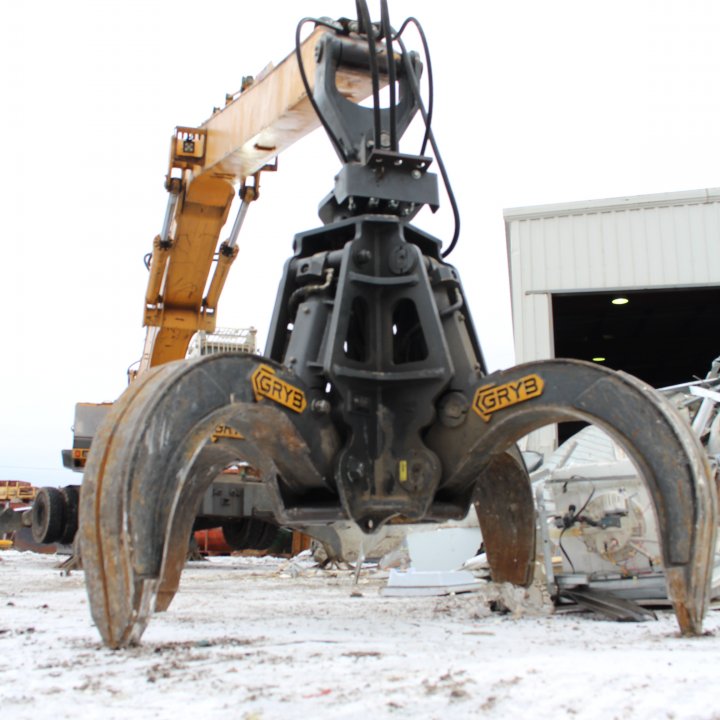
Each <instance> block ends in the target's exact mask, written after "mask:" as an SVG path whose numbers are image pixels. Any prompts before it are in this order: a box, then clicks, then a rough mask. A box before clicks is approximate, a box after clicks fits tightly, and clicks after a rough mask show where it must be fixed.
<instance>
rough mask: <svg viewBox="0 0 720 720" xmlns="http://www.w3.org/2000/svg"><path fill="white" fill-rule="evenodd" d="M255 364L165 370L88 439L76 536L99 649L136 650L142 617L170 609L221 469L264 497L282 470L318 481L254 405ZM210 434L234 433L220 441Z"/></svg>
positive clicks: (298, 441)
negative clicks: (247, 469)
mask: <svg viewBox="0 0 720 720" xmlns="http://www.w3.org/2000/svg"><path fill="white" fill-rule="evenodd" d="M259 364H260V360H259V359H258V358H254V357H252V356H247V355H245V356H241V355H237V354H232V355H231V354H228V355H212V356H209V357H204V358H199V359H198V360H196V361H190V362H187V361H181V362H177V363H170V364H167V365H163V366H161V367H160V368H159V369H158V370H156V371H153V372H151V373H147V374H146V375H145V376H143V378H142V379H141V380H139V381H137V382H136V383H133V385H131V386H130V388H128V390H127V391H126V393H125V394H124V395H123V396H122V397H121V399H120V400H118V402H116V403H115V405H114V406H113V409H112V411H111V413H109V414H108V416H107V417H106V419H105V421H104V422H103V425H102V426H101V427H100V429H99V431H98V433H97V434H96V436H95V438H94V440H93V451H92V453H91V454H90V460H89V462H88V464H87V467H86V471H85V480H84V483H83V492H82V494H81V495H82V500H81V508H80V533H81V543H82V553H83V564H84V566H85V574H86V585H87V590H88V597H89V600H90V608H91V611H92V615H93V618H94V620H95V623H96V625H97V627H98V629H99V631H100V634H101V636H102V638H103V641H104V642H105V643H106V644H107V645H108V646H110V647H112V648H119V647H124V646H127V645H130V644H133V643H136V642H138V641H139V639H140V637H141V635H142V633H143V632H144V630H145V627H146V625H147V622H148V620H149V617H150V614H151V613H152V612H153V611H154V610H165V609H167V607H168V606H169V604H170V602H171V601H172V598H173V596H174V595H175V592H176V591H177V588H178V585H179V580H180V575H181V572H182V568H183V566H184V563H185V559H186V555H187V549H188V541H189V538H190V534H191V531H192V526H193V521H194V519H195V516H196V513H197V510H198V506H199V504H200V501H201V499H202V496H203V494H204V492H205V490H206V489H207V488H208V486H209V485H210V483H211V482H212V481H213V480H214V479H215V478H216V477H217V476H218V474H219V473H220V472H222V470H223V469H225V468H226V467H228V466H229V465H231V464H235V463H241V462H247V463H248V464H250V465H251V466H252V467H253V468H255V470H257V471H258V473H259V474H260V476H261V477H263V478H266V479H269V481H268V485H269V486H270V487H269V491H270V492H271V493H272V492H276V490H273V487H272V483H273V481H276V478H277V477H278V475H279V474H280V473H282V472H283V471H286V472H285V474H286V475H287V476H290V475H291V474H292V471H291V469H292V470H295V471H297V472H300V473H302V474H303V476H304V477H306V478H307V477H312V476H313V475H314V476H317V478H319V475H318V474H317V471H316V470H315V468H314V466H313V464H312V462H311V460H310V459H309V458H310V450H308V448H307V445H306V444H305V442H304V440H303V439H302V438H301V437H300V436H299V434H298V433H297V431H296V430H295V428H294V426H293V425H292V423H290V421H289V420H288V419H287V418H286V417H285V416H284V415H283V413H282V411H281V410H280V409H278V408H277V407H274V406H272V404H269V405H268V404H265V405H263V404H260V405H258V404H256V403H255V398H254V396H253V389H252V382H251V379H250V377H251V375H252V373H253V371H255V370H256V369H257V367H258V365H259ZM264 367H265V368H266V369H268V368H269V366H268V365H267V364H264ZM218 426H222V427H223V428H228V427H231V428H232V433H231V434H230V436H227V437H226V436H222V437H218V436H216V435H215V430H216V429H217V428H218ZM320 435H322V433H320ZM325 441H327V437H326V438H325ZM331 444H332V443H331ZM276 462H277V465H276Z"/></svg>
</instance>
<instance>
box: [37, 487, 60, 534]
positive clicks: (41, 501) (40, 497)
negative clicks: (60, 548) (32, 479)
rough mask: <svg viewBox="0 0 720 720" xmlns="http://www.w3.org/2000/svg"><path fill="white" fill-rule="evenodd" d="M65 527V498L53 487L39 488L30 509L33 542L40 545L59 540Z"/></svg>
mask: <svg viewBox="0 0 720 720" xmlns="http://www.w3.org/2000/svg"><path fill="white" fill-rule="evenodd" d="M64 525H65V498H64V497H63V495H62V493H61V492H60V490H58V489H57V488H53V487H44V488H40V490H39V491H38V494H37V497H36V498H35V502H34V503H33V509H32V536H33V540H35V542H37V543H41V544H50V543H55V542H58V540H60V538H61V536H62V534H63V528H64Z"/></svg>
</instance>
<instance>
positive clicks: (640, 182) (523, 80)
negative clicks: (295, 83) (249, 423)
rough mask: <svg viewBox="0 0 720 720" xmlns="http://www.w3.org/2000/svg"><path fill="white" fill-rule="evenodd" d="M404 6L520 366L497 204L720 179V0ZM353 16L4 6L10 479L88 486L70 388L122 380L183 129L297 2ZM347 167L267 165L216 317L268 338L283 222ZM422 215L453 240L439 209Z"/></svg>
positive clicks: (488, 285) (481, 274)
mask: <svg viewBox="0 0 720 720" xmlns="http://www.w3.org/2000/svg"><path fill="white" fill-rule="evenodd" d="M369 4H370V8H371V13H372V15H373V17H374V18H377V17H378V16H379V2H378V3H375V2H374V1H373V0H370V3H369ZM390 12H391V19H392V21H393V24H394V25H395V26H399V25H400V23H401V22H402V20H403V19H404V18H405V17H406V16H407V15H408V14H413V15H415V16H416V17H417V18H418V19H419V20H420V21H421V22H422V23H423V25H424V27H425V30H426V33H427V36H428V40H429V42H430V47H431V51H432V59H433V66H434V70H435V84H436V96H435V103H436V104H435V122H434V129H435V133H436V137H437V139H438V142H439V145H440V148H441V151H442V153H443V156H444V158H445V162H446V164H447V168H448V171H449V173H450V176H451V179H452V182H453V185H454V188H455V191H456V194H457V197H458V202H459V205H460V210H461V213H462V234H461V238H460V244H459V247H458V249H457V250H456V251H455V252H454V253H453V254H452V256H451V257H450V258H449V260H450V261H451V262H452V263H453V264H455V265H456V266H457V267H458V269H459V270H460V273H461V277H462V279H463V282H464V285H465V289H466V293H467V295H468V297H469V301H470V304H471V309H472V312H473V316H474V319H475V324H476V326H477V329H478V332H479V335H480V340H481V343H482V345H483V348H484V352H485V354H486V357H487V360H488V362H489V365H490V367H491V369H494V368H497V367H504V366H508V365H511V364H512V363H513V350H512V328H511V314H510V304H509V291H508V281H507V264H506V257H505V234H504V225H503V215H502V211H503V208H508V207H517V206H526V205H537V204H545V203H560V202H566V201H576V200H588V199H596V198H607V197H619V196H628V195H639V194H647V193H656V192H671V191H676V190H691V189H699V188H706V187H714V186H717V185H719V184H720V183H719V182H718V174H719V173H720V147H719V142H718V137H717V136H718V132H719V128H720V89H719V88H718V77H719V70H720V42H718V38H720V3H716V2H710V1H708V2H699V1H695V0H684V1H683V2H682V3H679V2H662V1H661V0H648V1H642V2H641V1H637V2H633V1H632V0H622V1H617V0H609V1H608V0H605V1H604V2H583V1H582V0H572V1H567V2H560V1H558V2H552V1H549V2H538V1H537V0H533V1H530V0H516V1H513V0H504V1H503V2H484V1H483V2H480V1H478V2H473V3H460V2H455V3H451V2H445V3H438V2H437V1H436V0H432V1H429V0H390ZM354 14H355V4H354V2H351V1H345V0H342V1H338V0H332V1H330V0H325V1H324V2H320V1H318V0H307V2H304V1H301V0H292V1H290V0H284V1H275V2H274V1H273V0H264V2H262V3H258V2H256V3H250V2H247V1H245V2H241V1H240V0H232V1H225V0H221V1H220V0H218V1H210V0H209V1H208V2H205V3H202V4H200V3H197V2H188V1H185V0H173V1H172V2H170V1H166V0H157V1H155V2H151V1H149V0H143V1H142V2H139V1H137V0H121V1H120V0H118V1H117V2H116V1H114V0H113V1H109V2H103V1H102V0H95V1H94V2H88V1H84V0H63V2H50V1H49V0H42V1H39V2H33V0H23V2H14V3H8V4H6V6H5V7H4V10H3V15H4V17H3V23H2V29H1V30H0V32H2V39H1V42H0V59H1V60H2V72H1V74H0V82H1V83H2V88H1V90H2V92H1V93H0V120H1V122H2V124H1V127H2V136H3V144H2V145H3V150H2V155H1V156H0V157H2V165H3V172H2V176H1V179H0V184H1V190H2V193H1V194H0V198H2V201H1V202H2V210H3V212H2V240H1V243H0V247H1V248H2V256H1V264H0V272H1V273H2V282H1V283H0V293H1V297H2V301H3V302H2V306H3V309H4V317H5V319H6V320H5V324H4V328H3V345H4V353H3V360H2V367H3V373H2V374H1V375H0V391H1V392H2V401H3V408H4V412H3V413H2V416H1V419H0V428H1V430H2V432H1V433H0V479H24V480H31V481H32V482H34V483H36V484H38V485H43V484H51V485H57V484H69V483H71V482H77V481H78V479H79V477H78V476H76V475H74V474H73V473H70V472H69V471H66V470H63V469H62V468H61V461H60V450H61V449H62V448H63V447H70V445H71V442H72V432H71V426H72V422H73V413H74V405H75V403H76V402H78V401H88V402H100V401H111V400H114V399H115V398H116V397H117V396H118V395H119V394H120V393H121V392H122V391H123V389H124V387H125V385H126V375H125V371H126V368H127V367H128V366H129V365H131V364H132V363H133V362H134V361H135V360H137V359H138V358H139V356H140V353H141V349H142V343H143V338H144V330H143V328H142V327H141V324H140V323H141V314H142V307H143V296H144V289H145V283H146V277H147V273H146V270H145V268H144V266H143V264H142V258H143V255H144V254H145V253H146V252H148V251H149V250H150V249H151V243H152V239H153V237H154V236H155V235H156V234H157V233H158V232H159V231H160V228H161V225H162V220H163V215H164V210H165V202H166V193H165V190H164V188H163V179H164V174H165V172H166V169H167V157H168V142H169V137H170V134H171V133H172V131H173V128H174V127H175V126H176V125H199V124H200V123H202V122H203V121H204V120H205V119H207V117H208V116H209V115H210V113H211V111H212V108H213V106H215V105H222V104H223V101H224V96H225V93H226V92H233V91H236V90H237V89H238V87H239V85H240V81H241V78H242V76H243V75H248V74H256V73H258V72H259V71H260V69H262V68H263V67H264V66H265V65H266V64H267V63H268V62H269V61H274V62H276V63H277V62H278V61H280V60H281V59H282V58H283V57H284V56H285V55H286V54H288V53H289V52H290V51H291V50H292V47H293V43H294V33H295V26H296V23H297V21H298V20H299V19H300V17H302V16H305V15H310V16H319V15H326V16H332V17H340V16H354ZM407 40H408V42H409V43H410V44H413V45H414V46H415V47H417V48H418V49H419V43H417V42H416V41H414V39H413V38H412V37H411V36H410V35H408V39H407ZM407 149H408V150H411V151H414V147H412V148H407ZM337 168H338V161H337V159H336V157H335V154H334V152H333V151H332V149H331V147H330V144H329V143H328V141H327V140H326V139H325V137H324V136H323V135H322V134H321V133H320V132H316V133H315V134H313V135H312V136H311V137H309V138H307V139H306V140H304V141H303V142H302V143H300V144H299V145H297V146H295V147H294V148H293V149H291V150H290V151H288V152H287V153H285V154H284V155H283V156H282V157H281V158H280V171H279V172H278V173H277V174H276V175H270V174H266V175H265V176H264V178H263V187H262V197H261V199H260V201H259V202H257V203H256V204H255V205H254V206H253V207H252V208H251V210H250V213H249V215H248V220H247V222H246V225H245V228H244V230H243V234H242V236H241V238H240V246H241V250H240V256H239V259H238V260H237V262H236V263H235V265H234V266H233V269H232V272H231V276H230V280H229V284H228V287H227V289H226V291H225V293H224V295H223V298H222V299H221V302H220V306H219V324H220V325H222V326H229V327H233V326H235V327H244V326H248V325H254V326H256V327H257V328H258V329H259V338H260V342H261V347H262V346H263V345H264V341H265V337H266V333H267V327H268V324H269V319H270V314H271V311H272V304H273V301H274V297H275V291H276V287H277V283H278V280H279V278H280V273H281V269H282V264H283V262H284V260H285V259H286V258H287V256H288V255H289V254H290V252H291V242H292V237H293V234H294V233H295V232H299V231H302V230H305V229H310V228H312V227H315V226H317V225H318V224H319V222H318V220H317V217H316V207H317V204H318V201H319V200H320V199H321V198H322V197H323V196H324V195H325V194H326V193H327V192H328V191H329V190H330V189H331V185H332V177H333V175H334V173H335V172H336V170H337ZM231 217H232V214H231ZM416 224H418V225H420V226H421V227H423V228H424V229H426V230H428V231H430V232H432V233H434V234H435V235H437V236H438V237H440V238H442V239H444V240H445V241H446V242H447V241H448V240H449V238H450V236H451V234H452V222H451V216H450V213H449V209H448V207H447V203H445V206H444V207H443V209H442V210H441V211H440V212H438V213H437V215H435V216H430V215H429V213H426V212H423V213H422V214H421V215H420V216H418V218H417V220H416ZM225 235H226V233H223V237H224V236H225Z"/></svg>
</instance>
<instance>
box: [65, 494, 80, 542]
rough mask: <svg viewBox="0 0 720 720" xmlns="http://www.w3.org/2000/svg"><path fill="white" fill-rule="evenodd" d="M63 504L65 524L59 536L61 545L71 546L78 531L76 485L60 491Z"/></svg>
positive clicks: (78, 501) (78, 500)
mask: <svg viewBox="0 0 720 720" xmlns="http://www.w3.org/2000/svg"><path fill="white" fill-rule="evenodd" d="M60 493H61V494H62V496H63V501H64V503H65V523H64V527H63V530H62V535H61V536H60V542H61V543H62V544H63V545H72V542H73V540H74V539H75V533H76V532H77V529H78V507H79V505H80V492H79V489H78V486H77V485H68V486H67V487H64V488H62V489H61V490H60Z"/></svg>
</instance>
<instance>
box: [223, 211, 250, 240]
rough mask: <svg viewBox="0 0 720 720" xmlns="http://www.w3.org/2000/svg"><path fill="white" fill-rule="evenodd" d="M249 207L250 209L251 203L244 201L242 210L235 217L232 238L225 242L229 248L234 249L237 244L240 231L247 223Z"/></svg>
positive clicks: (231, 232)
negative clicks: (246, 217)
mask: <svg viewBox="0 0 720 720" xmlns="http://www.w3.org/2000/svg"><path fill="white" fill-rule="evenodd" d="M248 207H250V203H249V202H248V201H247V200H243V201H242V202H241V203H240V209H239V210H238V213H237V215H236V216H235V222H234V223H233V226H232V230H231V231H230V237H229V238H228V239H227V240H226V241H225V244H226V245H227V246H228V247H229V248H234V247H235V245H236V244H237V239H238V235H239V234H240V229H241V228H242V226H243V223H244V222H245V216H246V215H247V211H248Z"/></svg>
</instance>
